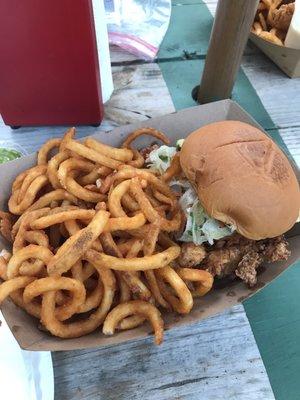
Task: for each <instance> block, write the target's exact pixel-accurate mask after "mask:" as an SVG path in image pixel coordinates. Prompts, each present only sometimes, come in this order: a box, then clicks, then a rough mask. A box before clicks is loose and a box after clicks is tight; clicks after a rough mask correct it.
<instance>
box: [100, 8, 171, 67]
mask: <svg viewBox="0 0 300 400" xmlns="http://www.w3.org/2000/svg"><path fill="white" fill-rule="evenodd" d="M104 4H105V10H106V18H107V23H108V37H109V42H110V43H111V44H115V45H117V46H119V47H122V48H123V49H124V50H127V51H129V52H130V53H133V54H135V55H136V56H138V57H141V58H144V59H146V60H152V59H154V58H155V56H156V54H157V52H158V49H159V45H160V43H161V42H162V40H163V38H164V36H165V33H166V31H167V29H168V26H169V21H170V16H171V0H104Z"/></svg>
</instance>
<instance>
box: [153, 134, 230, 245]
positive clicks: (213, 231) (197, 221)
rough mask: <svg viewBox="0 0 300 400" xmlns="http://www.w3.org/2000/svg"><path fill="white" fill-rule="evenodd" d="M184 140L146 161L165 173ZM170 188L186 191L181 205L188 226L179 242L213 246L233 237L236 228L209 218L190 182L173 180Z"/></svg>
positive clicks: (164, 147) (155, 151) (163, 148)
mask: <svg viewBox="0 0 300 400" xmlns="http://www.w3.org/2000/svg"><path fill="white" fill-rule="evenodd" d="M183 142H184V139H180V140H177V142H176V147H170V146H165V145H164V146H161V147H159V148H158V149H155V150H153V151H151V153H149V156H148V159H147V160H146V161H147V162H148V163H149V164H148V166H149V168H150V169H153V170H155V171H158V172H159V173H161V174H162V173H164V172H165V171H166V170H167V169H168V168H169V166H170V165H171V160H172V158H173V157H174V155H175V154H176V152H177V151H179V150H180V149H181V147H182V145H183ZM170 186H171V187H172V188H173V189H175V190H176V188H178V189H180V191H182V190H183V191H184V193H183V195H182V196H181V197H180V199H179V204H180V206H181V208H182V210H183V212H184V214H185V216H186V226H185V230H184V232H183V234H182V235H181V237H179V238H178V240H180V241H182V242H194V243H195V244H196V245H200V244H202V243H204V242H208V243H209V244H213V243H214V240H218V239H221V238H223V237H225V236H228V235H231V234H232V232H233V231H234V228H233V227H231V226H225V225H223V224H222V223H220V222H218V221H217V220H215V219H214V218H211V217H209V216H208V215H207V214H206V213H205V210H204V208H203V207H202V205H201V204H200V201H199V199H198V195H197V193H196V192H195V190H194V189H193V187H192V186H191V184H190V182H189V181H188V180H172V181H171V182H170Z"/></svg>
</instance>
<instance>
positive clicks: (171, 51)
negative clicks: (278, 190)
mask: <svg viewBox="0 0 300 400" xmlns="http://www.w3.org/2000/svg"><path fill="white" fill-rule="evenodd" d="M176 3H177V4H178V3H179V1H176ZM182 3H183V1H182ZM185 3H186V4H190V3H193V4H192V5H189V6H186V7H184V12H183V9H182V8H181V7H180V6H177V5H176V6H175V7H173V13H172V23H171V25H170V29H169V30H168V32H167V35H166V37H165V40H164V42H163V43H162V48H161V50H160V52H159V55H158V63H159V66H160V68H161V70H162V73H163V76H164V79H165V81H166V84H167V86H168V89H169V91H170V94H171V97H172V100H173V102H174V105H175V108H176V109H181V108H186V107H190V106H193V105H195V104H196V103H195V102H194V101H193V100H192V98H191V91H192V89H193V88H194V86H195V85H197V84H199V82H200V74H201V72H202V70H203V66H204V60H203V57H201V54H200V53H199V55H198V54H195V56H196V57H197V56H199V57H198V58H199V59H196V60H189V61H187V60H185V61H181V60H180V58H184V57H183V56H182V52H181V53H180V51H181V50H180V49H182V48H183V49H187V51H188V52H192V51H193V48H195V47H194V46H195V45H198V47H196V48H200V49H201V51H203V50H205V51H206V49H207V44H208V39H209V30H210V27H211V16H210V13H209V11H208V10H205V9H206V6H205V5H204V4H200V1H197V2H196V0H195V1H193V0H190V3H188V0H186V2H185ZM195 3H196V4H195ZM173 4H174V5H175V2H173ZM200 10H201V12H200ZM195 19H197V22H195ZM195 24H196V25H195ZM195 26H196V27H197V29H195ZM199 28H200V30H201V36H199ZM205 30H206V31H205ZM199 38H201V39H199ZM199 40H200V41H201V43H200V44H201V46H199ZM203 41H206V43H204V42H203ZM176 43H181V44H182V47H181V46H176V45H174V44H176ZM172 46H173V47H172ZM175 56H178V57H179V59H178V61H175V60H173V61H172V62H171V61H170V62H168V61H165V62H163V60H164V59H166V58H167V57H175ZM185 58H187V57H185ZM201 58H202V59H201ZM232 98H233V100H235V101H237V102H238V103H239V104H240V105H241V106H242V107H243V108H244V109H245V110H247V111H248V112H249V113H250V114H251V115H252V116H253V117H254V118H255V119H256V120H257V121H258V122H259V123H260V124H261V125H262V126H263V127H264V128H265V129H266V130H267V131H268V133H269V134H270V135H271V136H272V137H273V138H274V140H276V142H277V143H278V144H280V145H281V146H283V147H285V146H284V143H283V141H282V138H281V136H280V135H279V133H278V131H277V129H276V126H275V125H274V123H273V121H272V119H271V118H270V116H269V115H268V113H267V112H266V110H265V108H264V107H263V104H262V103H261V101H260V99H259V97H258V95H257V94H256V91H255V89H254V88H253V87H252V85H251V83H250V82H249V80H248V78H247V77H246V75H245V74H244V73H243V71H240V72H239V76H238V79H237V81H236V84H235V86H234V90H233V95H232ZM299 268H300V262H298V263H296V264H295V265H294V266H292V267H291V268H290V269H289V270H287V271H286V272H285V273H284V274H282V275H281V276H280V277H279V278H277V279H276V280H275V281H274V282H272V283H271V284H270V285H268V286H267V287H266V288H264V289H263V290H261V291H260V292H259V293H257V294H256V295H254V296H253V297H252V298H251V299H249V300H247V301H246V302H245V303H244V306H245V310H246V312H247V316H248V318H249V321H250V324H251V327H252V330H253V333H254V336H255V338H256V341H257V344H258V347H259V349H260V352H261V355H262V358H263V361H264V363H265V366H266V369H267V372H268V375H269V378H270V382H271V385H272V388H273V390H274V393H275V397H276V399H277V400H298V399H300V379H299V378H298V371H299V370H300V346H299V344H298V341H299V339H300V313H299V311H298V310H299V304H300V290H299V287H300V272H299ZM241 351H242V349H241Z"/></svg>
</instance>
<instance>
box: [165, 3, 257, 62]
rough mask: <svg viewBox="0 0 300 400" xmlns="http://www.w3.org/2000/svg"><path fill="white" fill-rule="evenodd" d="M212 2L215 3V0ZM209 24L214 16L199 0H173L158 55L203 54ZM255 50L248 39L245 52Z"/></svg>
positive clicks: (170, 56)
mask: <svg viewBox="0 0 300 400" xmlns="http://www.w3.org/2000/svg"><path fill="white" fill-rule="evenodd" d="M211 3H212V4H215V0H212V1H211ZM212 24H213V17H212V15H211V13H210V11H209V10H208V8H207V6H206V4H204V3H203V1H202V0H172V14H171V20H170V25H169V30H168V34H167V35H166V36H165V38H164V40H163V43H162V45H161V46H160V51H159V58H160V59H170V58H177V59H194V58H204V57H205V55H206V53H207V48H208V43H209V38H210V31H211V27H212ZM256 52H257V49H256V47H255V46H254V45H253V44H252V43H251V42H249V43H248V44H247V48H246V50H245V54H246V53H247V54H253V53H256Z"/></svg>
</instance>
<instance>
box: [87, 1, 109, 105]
mask: <svg viewBox="0 0 300 400" xmlns="http://www.w3.org/2000/svg"><path fill="white" fill-rule="evenodd" d="M92 5H93V14H94V23H95V32H96V42H97V50H98V60H99V68H100V79H101V91H102V101H103V103H106V102H107V100H109V99H110V96H111V94H112V92H113V90H114V85H113V80H112V72H111V65H110V54H109V44H108V34H107V25H106V16H105V8H104V2H103V0H92Z"/></svg>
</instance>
